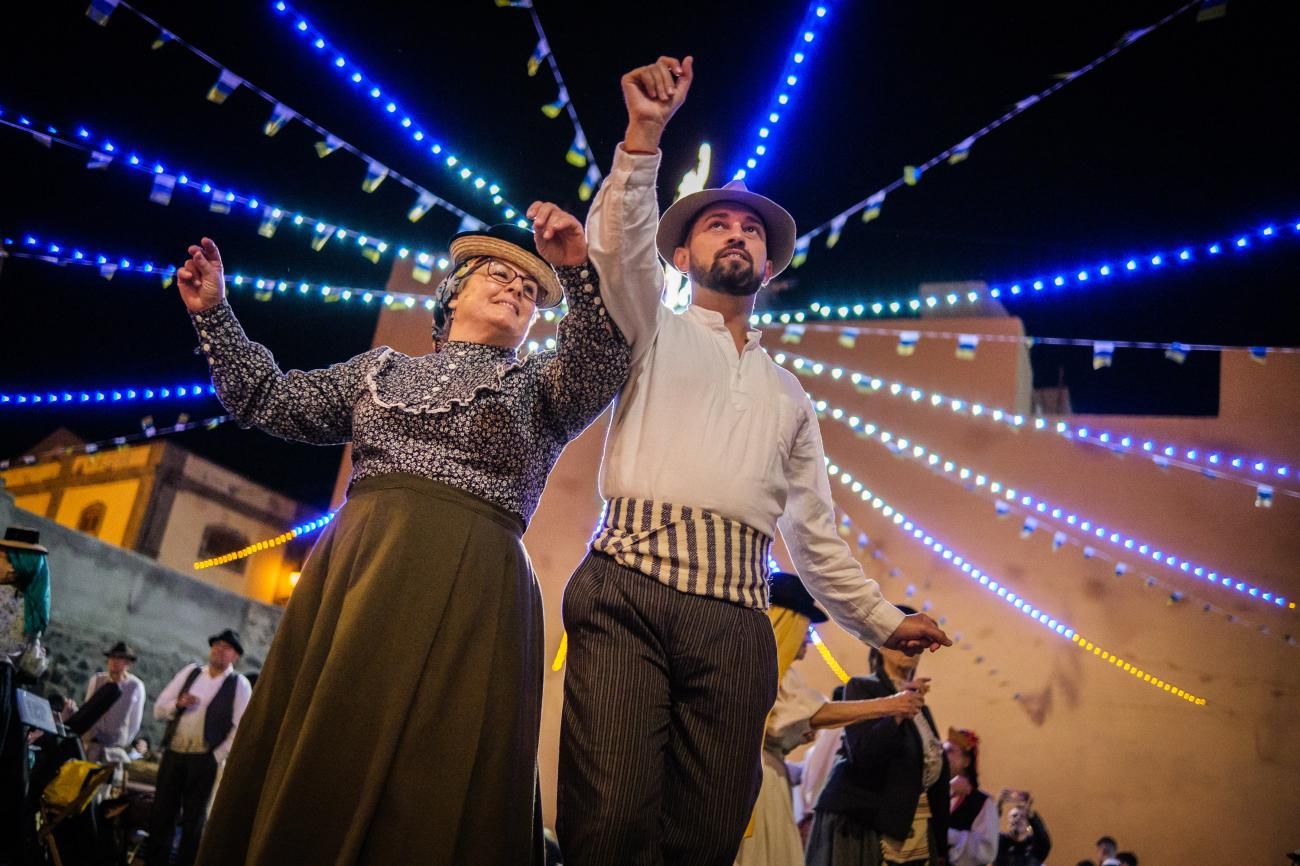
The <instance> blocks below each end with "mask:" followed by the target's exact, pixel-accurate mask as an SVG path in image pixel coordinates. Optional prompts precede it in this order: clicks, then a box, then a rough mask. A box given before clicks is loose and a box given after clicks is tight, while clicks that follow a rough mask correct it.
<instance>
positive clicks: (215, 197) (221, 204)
mask: <svg viewBox="0 0 1300 866" xmlns="http://www.w3.org/2000/svg"><path fill="white" fill-rule="evenodd" d="M208 210H210V211H212V212H213V213H230V200H229V199H228V198H226V194H225V193H224V192H222V191H221V190H219V189H215V188H214V189H213V190H212V199H211V200H210V201H209V202H208Z"/></svg>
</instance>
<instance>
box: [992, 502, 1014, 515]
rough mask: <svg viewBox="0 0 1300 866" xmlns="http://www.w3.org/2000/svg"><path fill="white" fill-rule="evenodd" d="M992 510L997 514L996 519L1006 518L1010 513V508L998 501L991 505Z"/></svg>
mask: <svg viewBox="0 0 1300 866" xmlns="http://www.w3.org/2000/svg"><path fill="white" fill-rule="evenodd" d="M993 510H994V511H995V512H996V513H997V515H998V517H1000V518H1001V517H1006V516H1007V515H1008V514H1010V513H1011V506H1010V505H1008V504H1007V503H1005V502H1003V501H1002V500H1001V499H999V500H997V501H996V502H994V503H993Z"/></svg>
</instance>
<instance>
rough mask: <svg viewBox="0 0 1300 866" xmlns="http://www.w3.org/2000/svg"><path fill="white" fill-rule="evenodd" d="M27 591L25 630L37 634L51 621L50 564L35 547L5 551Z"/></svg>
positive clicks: (27, 633) (31, 635) (19, 582)
mask: <svg viewBox="0 0 1300 866" xmlns="http://www.w3.org/2000/svg"><path fill="white" fill-rule="evenodd" d="M5 552H6V553H8V554H9V562H10V563H11V564H12V565H13V567H14V572H15V575H16V576H17V578H18V588H19V589H20V590H22V593H23V632H24V633H25V634H26V635H27V636H28V637H34V636H36V635H38V634H41V633H42V632H44V631H45V629H46V627H48V626H49V624H50V566H49V563H48V562H47V561H46V560H47V557H46V556H45V554H43V553H39V552H37V551H35V550H14V549H9V550H6V551H5Z"/></svg>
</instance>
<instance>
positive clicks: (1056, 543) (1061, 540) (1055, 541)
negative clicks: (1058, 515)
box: [1052, 529, 1066, 553]
mask: <svg viewBox="0 0 1300 866" xmlns="http://www.w3.org/2000/svg"><path fill="white" fill-rule="evenodd" d="M1065 541H1066V538H1065V533H1064V532H1061V531H1060V530H1059V529H1058V530H1057V531H1056V534H1054V535H1053V536H1052V553H1056V551H1058V550H1060V549H1061V548H1062V547H1064V546H1065Z"/></svg>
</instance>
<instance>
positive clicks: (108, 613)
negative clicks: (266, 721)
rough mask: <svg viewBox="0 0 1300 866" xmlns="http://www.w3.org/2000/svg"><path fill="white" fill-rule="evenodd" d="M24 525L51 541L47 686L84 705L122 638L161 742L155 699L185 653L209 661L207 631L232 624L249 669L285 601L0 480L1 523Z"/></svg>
mask: <svg viewBox="0 0 1300 866" xmlns="http://www.w3.org/2000/svg"><path fill="white" fill-rule="evenodd" d="M15 525H16V526H23V527H27V528H29V529H35V530H37V531H39V532H40V533H41V543H42V544H44V545H45V546H46V547H48V548H49V549H50V583H51V598H52V602H51V613H50V628H49V630H48V632H47V633H46V638H45V643H46V645H47V647H48V649H49V653H50V659H51V663H50V670H49V671H48V672H47V673H46V675H45V677H43V678H42V683H41V686H42V687H43V688H44V689H45V690H46V691H47V692H48V691H50V690H54V689H57V690H59V691H61V692H63V693H64V694H67V695H70V696H71V697H73V698H74V699H75V700H76V701H77V702H78V704H80V703H81V699H82V697H83V695H84V694H85V688H86V680H87V679H88V678H89V677H90V675H91V674H92V673H94V672H95V671H98V670H103V669H104V655H103V653H104V650H106V649H107V648H108V647H110V646H111V645H112V644H113V643H115V642H116V641H118V640H125V641H126V642H127V643H128V644H130V645H131V646H132V647H134V648H135V651H136V655H137V656H139V661H137V662H136V663H135V665H134V666H133V667H132V672H133V673H134V674H136V676H138V677H140V679H142V680H144V683H145V686H146V687H147V689H148V694H149V704H148V707H147V708H146V712H145V722H144V725H143V727H142V730H143V732H144V734H145V736H148V737H149V739H150V742H151V743H153V744H155V745H157V743H158V742H159V740H160V735H161V733H162V725H161V724H159V723H156V722H154V721H153V716H152V712H153V699H154V698H155V697H156V696H157V695H158V693H159V692H160V691H162V688H163V687H164V686H165V685H166V684H167V682H168V681H169V680H170V679H171V678H172V676H174V675H175V673H176V672H177V671H178V670H179V669H180V668H181V667H182V666H183V665H185V664H186V663H187V662H190V661H196V660H204V659H206V658H207V654H208V640H207V639H208V637H209V636H210V635H213V634H216V633H217V632H219V631H221V630H222V629H223V628H226V627H229V628H233V629H235V630H236V631H238V632H239V634H240V637H241V638H242V639H243V643H244V650H245V655H244V657H243V658H242V659H241V660H240V662H239V664H238V669H239V670H240V671H241V672H243V673H250V672H253V671H256V670H258V669H259V668H260V667H261V666H262V661H263V659H265V658H266V651H267V649H268V648H269V647H270V644H271V638H272V636H273V635H274V634H275V629H276V626H277V625H278V624H279V622H280V615H281V613H282V610H281V608H278V607H274V606H271V605H266V604H261V603H259V602H256V601H252V600H250V599H247V598H243V597H242V596H238V595H234V594H232V593H229V592H225V591H223V590H220V589H217V588H216V587H213V586H210V585H208V584H206V583H203V582H202V581H199V580H196V579H195V578H192V577H187V576H186V575H184V574H181V573H180V572H177V571H173V570H171V569H169V568H165V567H163V566H161V565H159V564H158V563H157V562H155V561H154V560H152V559H149V558H147V557H144V556H141V555H140V554H138V553H134V552H133V551H129V550H123V549H122V548H120V547H115V546H113V545H109V544H105V543H103V542H101V541H99V540H97V539H95V538H92V537H91V536H88V535H85V534H83V533H80V532H77V531H75V530H72V529H68V528H67V527H65V526H60V525H59V524H57V523H55V522H54V521H52V520H48V519H46V518H44V517H40V516H38V515H35V514H32V513H31V512H28V511H23V510H22V509H19V508H16V507H15V506H14V503H13V497H12V496H11V495H10V494H9V493H8V492H6V491H5V490H3V489H0V531H2V530H3V528H4V527H6V526H15Z"/></svg>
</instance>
